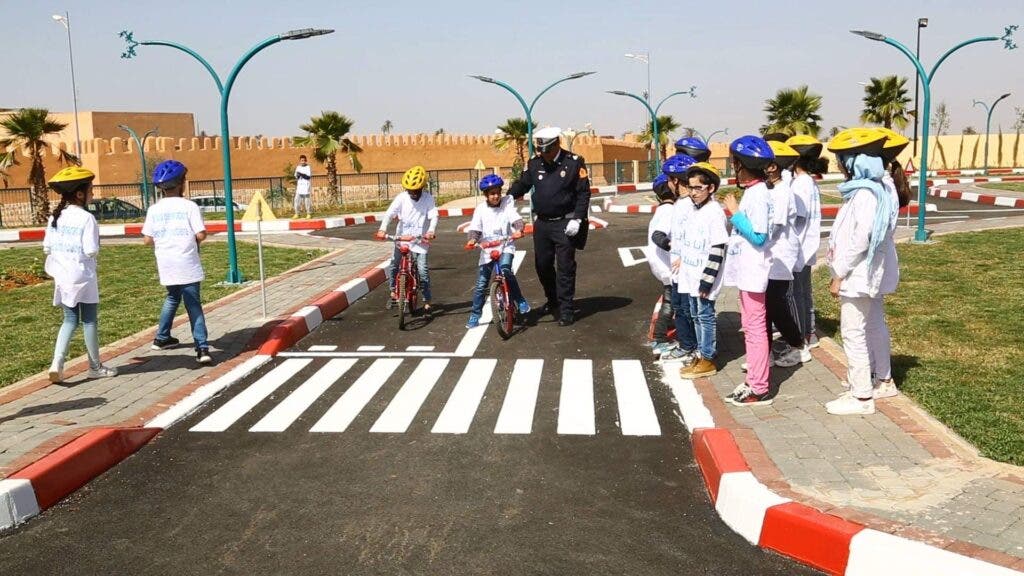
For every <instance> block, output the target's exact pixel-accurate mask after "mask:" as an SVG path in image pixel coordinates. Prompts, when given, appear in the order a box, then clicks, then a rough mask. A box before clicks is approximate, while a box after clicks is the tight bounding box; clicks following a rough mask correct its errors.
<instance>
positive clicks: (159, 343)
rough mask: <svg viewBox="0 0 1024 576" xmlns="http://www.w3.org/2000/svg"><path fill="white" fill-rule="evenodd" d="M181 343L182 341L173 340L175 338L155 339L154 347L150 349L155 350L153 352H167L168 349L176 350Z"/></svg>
mask: <svg viewBox="0 0 1024 576" xmlns="http://www.w3.org/2000/svg"><path fill="white" fill-rule="evenodd" d="M180 343H181V341H180V340H178V339H177V338H173V337H171V338H168V339H166V340H160V339H154V340H153V345H152V346H150V348H151V349H153V350H167V349H168V348H174V347H175V346H177V345H178V344H180Z"/></svg>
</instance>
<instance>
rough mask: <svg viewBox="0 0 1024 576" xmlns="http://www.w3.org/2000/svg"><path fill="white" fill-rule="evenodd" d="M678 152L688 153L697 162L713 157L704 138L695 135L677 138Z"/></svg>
mask: <svg viewBox="0 0 1024 576" xmlns="http://www.w3.org/2000/svg"><path fill="white" fill-rule="evenodd" d="M676 152H677V153H679V154H686V155H687V156H689V157H691V158H693V159H694V160H696V161H697V162H707V160H708V158H711V150H710V149H708V145H707V144H705V143H704V141H703V140H701V139H700V138H697V137H694V136H688V137H686V138H680V139H679V140H676Z"/></svg>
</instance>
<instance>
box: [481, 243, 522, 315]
mask: <svg viewBox="0 0 1024 576" xmlns="http://www.w3.org/2000/svg"><path fill="white" fill-rule="evenodd" d="M512 256H513V255H512V254H507V253H505V254H502V255H501V260H500V263H501V273H502V274H504V275H505V280H507V281H508V291H509V292H510V293H511V294H510V295H511V296H512V302H514V303H516V304H518V303H519V302H522V300H523V293H522V292H521V291H520V290H519V281H518V280H516V275H515V274H514V273H513V272H512ZM493 270H494V264H493V263H491V262H488V263H486V264H482V265H480V268H479V270H477V274H476V289H475V290H473V314H476V315H477V316H479V315H480V314H483V311H484V302H485V301H486V300H487V287H488V286H490V284H491V272H492V271H493Z"/></svg>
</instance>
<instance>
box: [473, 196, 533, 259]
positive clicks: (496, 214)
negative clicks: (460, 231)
mask: <svg viewBox="0 0 1024 576" xmlns="http://www.w3.org/2000/svg"><path fill="white" fill-rule="evenodd" d="M522 221H523V217H522V216H521V215H520V214H519V212H517V211H516V207H515V199H514V198H512V197H511V196H502V198H501V202H499V203H498V206H497V207H495V208H492V207H490V206H488V205H487V201H486V200H484V201H483V202H481V203H479V204H477V206H476V209H475V210H474V211H473V220H472V221H471V222H470V223H469V228H467V229H466V231H467V232H479V233H480V243H484V242H490V241H491V240H496V239H498V238H501V237H507V236H511V235H512V233H513V232H514V231H515V230H514V229H513V228H512V225H513V224H514V223H516V222H522ZM479 252H480V262H479V264H480V265H481V266H482V265H484V264H487V263H488V262H490V261H491V257H490V253H491V251H490V250H487V251H484V250H479ZM502 252H504V253H506V254H515V252H516V247H515V245H513V244H512V242H507V243H506V244H505V247H504V249H503V250H502Z"/></svg>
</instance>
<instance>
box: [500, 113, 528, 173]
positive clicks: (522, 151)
mask: <svg viewBox="0 0 1024 576" xmlns="http://www.w3.org/2000/svg"><path fill="white" fill-rule="evenodd" d="M526 128H527V127H526V118H509V119H508V120H505V123H504V124H502V125H501V126H498V132H499V134H498V136H497V137H496V138H495V139H494V147H495V148H496V149H498V150H508V149H509V148H511V149H512V150H513V153H514V154H515V159H514V160H513V161H512V168H513V172H514V173H518V172H521V171H522V169H523V167H524V166H526V139H527V137H528V136H529V135H528V134H527V130H526ZM517 168H518V171H517V170H516V169H517Z"/></svg>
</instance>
